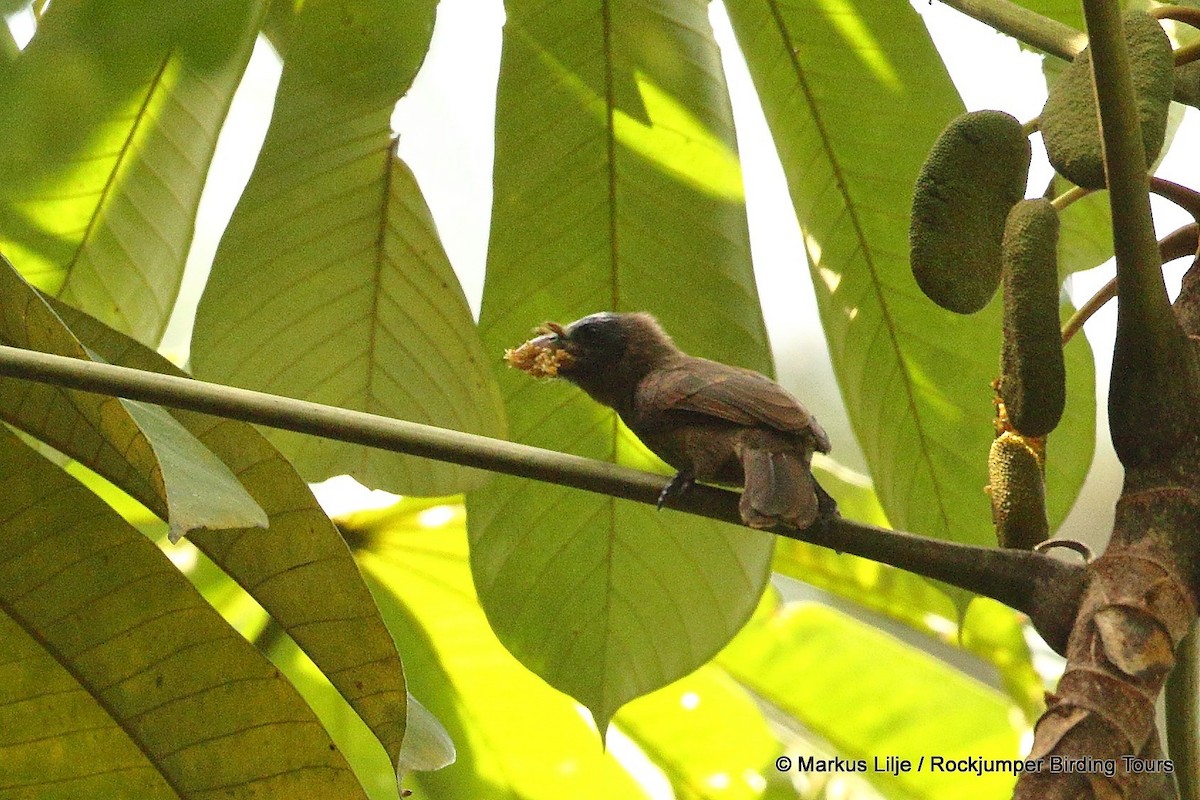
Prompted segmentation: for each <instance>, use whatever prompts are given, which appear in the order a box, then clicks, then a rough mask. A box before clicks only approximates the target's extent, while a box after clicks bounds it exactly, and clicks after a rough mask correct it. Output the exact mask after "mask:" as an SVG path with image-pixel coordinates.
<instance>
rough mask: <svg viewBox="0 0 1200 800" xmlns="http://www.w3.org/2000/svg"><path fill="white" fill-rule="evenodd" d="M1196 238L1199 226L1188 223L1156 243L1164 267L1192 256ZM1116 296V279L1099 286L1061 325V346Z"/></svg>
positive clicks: (1198, 235) (1199, 242)
mask: <svg viewBox="0 0 1200 800" xmlns="http://www.w3.org/2000/svg"><path fill="white" fill-rule="evenodd" d="M1198 238H1200V225H1197V224H1196V223H1195V222H1189V223H1188V224H1187V225H1184V226H1183V227H1182V228H1178V229H1176V230H1174V231H1172V232H1171V233H1168V234H1167V235H1166V236H1164V237H1163V239H1162V241H1160V242H1159V243H1158V253H1159V257H1160V258H1161V259H1162V263H1163V264H1164V265H1165V264H1167V263H1168V262H1171V261H1174V260H1175V259H1177V258H1184V257H1186V256H1194V255H1195V254H1196V249H1197V247H1198V246H1200V241H1198ZM1116 296H1117V279H1116V278H1113V279H1111V280H1110V281H1109V282H1108V283H1106V284H1104V285H1103V286H1101V287H1100V289H1099V291H1097V292H1096V293H1095V294H1094V295H1092V296H1091V297H1090V298H1089V299H1088V301H1087V302H1086V303H1084V304H1083V305H1081V306H1080V307H1079V309H1078V310H1077V311H1076V312H1075V313H1074V314H1072V315H1071V318H1070V319H1069V320H1067V321H1066V323H1065V324H1064V325H1063V328H1062V341H1063V345H1064V346H1065V345H1066V344H1067V343H1068V342H1070V341H1071V338H1072V337H1073V336H1074V335H1075V334H1076V333H1078V332H1079V331H1080V329H1082V328H1083V325H1084V323H1086V322H1087V321H1088V320H1089V319H1091V318H1092V315H1093V314H1095V313H1096V312H1097V311H1099V310H1100V309H1101V308H1103V307H1104V305H1105V303H1107V302H1108V301H1109V300H1112V299H1113V298H1114V297H1116Z"/></svg>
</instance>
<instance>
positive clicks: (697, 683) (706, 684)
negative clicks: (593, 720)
mask: <svg viewBox="0 0 1200 800" xmlns="http://www.w3.org/2000/svg"><path fill="white" fill-rule="evenodd" d="M614 722H615V723H616V725H617V728H618V729H620V731H621V732H622V733H623V734H625V735H626V736H628V737H629V738H630V739H632V740H633V742H634V743H635V744H637V745H638V747H639V748H640V749H641V751H642V752H643V753H645V754H646V756H647V757H648V758H650V759H651V761H652V762H653V764H654V765H655V766H656V767H658V768H659V769H661V770H662V771H663V773H664V774H665V775H666V777H667V779H668V780H669V781H670V782H671V785H672V787H673V788H674V790H675V797H677V798H680V800H759V798H761V797H762V790H763V785H764V783H765V781H764V779H763V773H764V772H766V771H767V770H768V769H770V770H774V760H775V758H776V756H778V755H779V742H778V740H776V738H775V736H774V735H773V734H772V733H771V729H770V727H769V726H768V723H767V719H766V717H764V716H763V712H762V710H761V709H759V707H758V704H757V703H756V702H755V700H754V698H752V697H751V696H750V694H749V693H747V692H746V691H745V690H744V689H743V688H742V687H741V686H739V685H738V684H737V683H736V682H735V681H733V680H732V679H731V678H730V677H729V676H728V675H726V674H725V673H724V672H723V671H722V670H720V669H718V668H716V667H712V666H704V667H701V668H700V669H699V670H697V671H696V672H694V673H692V674H691V675H688V676H687V677H685V678H682V679H680V680H678V681H675V682H674V683H672V684H670V685H669V686H664V687H663V688H662V689H659V690H658V691H656V692H652V693H651V694H648V695H646V696H645V697H640V698H638V699H637V700H635V701H633V702H632V703H630V704H629V705H627V706H625V707H624V708H623V709H621V713H619V714H618V715H617V717H616V719H615V720H614Z"/></svg>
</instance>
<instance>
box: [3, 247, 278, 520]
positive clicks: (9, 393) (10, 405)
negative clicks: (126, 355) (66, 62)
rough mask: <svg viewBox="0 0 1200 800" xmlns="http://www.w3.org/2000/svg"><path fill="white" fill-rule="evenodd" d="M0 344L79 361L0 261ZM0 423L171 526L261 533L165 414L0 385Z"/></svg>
mask: <svg viewBox="0 0 1200 800" xmlns="http://www.w3.org/2000/svg"><path fill="white" fill-rule="evenodd" d="M0 342H3V343H4V344H8V345H13V346H16V347H26V348H31V349H34V350H41V351H43V352H49V353H55V354H57V355H65V356H71V357H73V358H81V359H88V358H90V353H89V352H88V351H87V350H86V349H85V348H84V347H83V345H82V344H80V342H79V340H78V339H76V338H75V336H74V335H73V334H72V333H71V331H70V330H68V329H67V327H66V326H65V325H64V324H63V322H62V320H61V319H60V318H59V317H58V315H56V314H55V313H54V311H52V310H51V309H50V307H49V306H48V305H47V304H46V301H45V300H44V299H43V297H42V296H41V295H39V294H38V293H37V291H36V290H34V289H33V288H32V287H31V286H30V285H29V284H28V283H26V282H25V281H24V280H23V279H22V278H21V276H20V275H18V274H17V272H16V271H15V270H14V269H13V268H12V265H10V264H9V263H8V261H7V260H6V259H5V258H4V257H3V256H0ZM0 418H3V419H4V420H6V421H8V422H9V423H11V424H12V425H14V426H16V427H18V428H20V429H21V430H23V431H25V432H26V433H29V434H30V435H32V436H34V437H36V438H38V439H40V440H42V441H43V442H46V443H47V444H50V445H52V446H53V447H55V448H57V449H58V450H60V451H61V452H63V453H65V454H66V455H68V456H70V457H72V458H74V459H76V460H77V461H79V462H81V463H83V464H84V465H85V466H87V467H88V468H90V469H92V470H94V471H96V472H98V473H100V474H101V475H103V476H105V477H106V478H108V479H109V480H111V481H112V482H113V483H115V484H116V485H117V486H119V487H120V488H121V489H122V490H124V491H126V492H128V493H129V494H130V495H132V496H133V497H135V498H137V499H138V500H139V501H140V502H142V503H143V504H144V505H146V506H147V507H148V508H150V509H151V510H153V511H154V512H155V513H156V514H158V515H159V517H161V518H162V519H164V520H168V521H169V523H170V526H171V537H172V539H178V538H179V537H181V536H183V535H185V534H186V533H188V532H190V531H196V530H200V529H204V528H209V529H215V528H220V527H230V526H239V527H240V526H259V527H262V526H265V525H266V524H267V519H266V515H265V514H264V513H263V510H262V509H261V508H260V507H259V506H258V504H257V503H255V502H254V499H253V498H252V497H250V495H249V494H247V493H246V490H245V489H244V488H243V487H242V485H241V483H239V482H238V480H237V478H235V477H234V476H233V475H232V474H231V473H230V471H229V468H228V467H226V466H225V464H223V463H222V462H221V461H220V460H219V459H217V458H216V457H215V456H213V454H212V453H210V452H209V451H208V450H207V449H206V448H205V447H204V445H202V444H201V443H200V442H199V441H197V440H196V438H195V437H194V436H192V434H190V433H188V432H187V431H186V430H184V429H183V428H182V427H181V426H180V425H179V423H177V422H175V421H174V420H173V419H172V418H171V417H170V416H168V415H167V414H166V413H165V412H163V411H161V410H159V409H156V408H154V407H152V406H147V405H144V404H141V403H137V402H134V401H131V400H120V399H117V398H112V397H105V396H102V395H96V394H90V393H87V392H79V391H75V390H71V389H61V388H59V387H57V386H51V385H49V384H41V383H35V382H32V381H21V380H17V379H13V378H5V379H2V380H0Z"/></svg>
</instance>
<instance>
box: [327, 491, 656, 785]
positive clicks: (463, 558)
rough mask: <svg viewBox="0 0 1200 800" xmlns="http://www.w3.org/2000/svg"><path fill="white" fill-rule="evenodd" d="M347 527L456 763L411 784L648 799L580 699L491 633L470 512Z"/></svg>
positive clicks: (390, 516) (418, 510)
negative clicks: (476, 576)
mask: <svg viewBox="0 0 1200 800" xmlns="http://www.w3.org/2000/svg"><path fill="white" fill-rule="evenodd" d="M371 516H372V515H371V514H369V513H368V514H364V518H359V519H358V520H356V519H354V518H350V519H347V520H346V521H345V523H346V530H347V533H348V535H349V536H350V537H351V539H352V540H354V541H357V542H358V545H359V547H361V548H363V549H362V550H360V551H359V552H358V557H359V559H360V563H361V564H362V565H363V568H364V571H365V572H366V574H367V577H368V580H369V581H371V583H372V586H373V588H374V589H375V591H376V596H377V598H378V600H379V605H380V608H381V609H382V611H383V615H384V619H386V620H387V623H388V627H389V628H390V629H391V631H392V633H393V635H394V636H395V637H396V640H397V641H398V642H399V644H400V648H401V650H402V651H403V652H404V658H405V668H406V671H407V674H408V677H409V683H410V686H411V688H412V692H413V694H415V695H416V696H418V697H420V698H421V699H422V701H423V702H424V703H425V704H426V705H427V706H428V707H429V710H430V711H432V712H433V713H434V714H435V715H436V716H437V717H438V719H439V720H441V721H442V723H443V724H445V726H446V728H447V729H448V730H449V732H450V735H451V737H452V738H453V739H454V742H455V745H456V747H457V749H458V760H457V761H456V762H455V763H454V764H452V765H451V766H448V767H446V768H445V769H441V770H438V771H437V772H430V773H418V774H415V775H413V776H412V783H413V788H414V790H415V794H416V795H417V796H420V797H423V798H429V800H460V799H461V798H472V800H560V798H564V797H569V798H573V800H609V799H610V798H614V797H620V798H629V800H639V799H640V798H645V797H647V794H646V792H645V790H644V789H643V788H642V787H640V786H639V785H638V783H637V782H636V781H635V780H634V779H633V777H632V776H630V775H629V774H628V773H627V772H626V771H625V770H624V769H622V767H621V765H620V764H619V763H618V762H617V760H616V759H615V758H614V757H613V755H612V754H611V753H609V752H605V751H604V750H602V749H601V747H600V745H599V743H598V742H597V741H596V737H595V733H594V731H593V729H592V727H591V725H589V724H588V722H587V720H586V719H585V718H584V717H582V716H581V715H580V714H579V712H578V710H577V706H576V705H575V703H573V702H572V701H571V700H570V698H567V697H564V696H563V695H561V694H559V693H557V692H555V691H553V690H552V689H550V688H549V687H547V686H546V685H545V684H544V683H542V682H541V681H539V680H538V679H537V678H536V677H534V676H533V675H531V674H530V673H529V671H528V670H526V669H525V668H524V667H522V666H521V665H520V664H518V663H517V662H516V661H515V660H514V659H513V658H512V656H510V655H509V654H508V653H506V652H505V650H504V648H503V647H501V646H500V643H499V642H498V641H497V640H496V637H495V635H494V634H493V633H492V632H491V630H489V628H488V622H487V619H486V618H485V617H484V615H483V612H482V611H481V610H480V608H479V604H478V601H477V599H476V596H475V589H474V587H473V585H472V579H471V573H470V570H469V567H468V564H467V541H466V532H465V531H464V530H463V513H462V507H461V506H457V505H430V504H429V503H425V502H420V503H414V502H412V501H405V502H404V503H403V504H402V505H401V506H400V507H398V508H397V509H396V510H394V511H389V512H387V513H386V514H384V515H382V518H381V519H377V520H375V521H373V522H372V521H371V519H370V517H371Z"/></svg>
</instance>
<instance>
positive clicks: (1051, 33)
mask: <svg viewBox="0 0 1200 800" xmlns="http://www.w3.org/2000/svg"><path fill="white" fill-rule="evenodd" d="M942 2H943V3H944V4H945V5H948V6H950V7H951V8H953V9H955V10H957V11H961V12H962V13H964V14H966V15H967V16H968V17H971V18H972V19H977V20H979V21H980V22H982V23H984V24H985V25H989V26H991V27H992V28H995V29H996V30H998V31H1000V32H1001V33H1007V34H1008V35H1009V36H1011V37H1013V38H1014V39H1016V40H1017V41H1019V42H1024V43H1025V44H1027V45H1029V46H1031V47H1036V48H1037V49H1039V50H1042V51H1044V52H1046V53H1049V54H1050V55H1052V56H1057V57H1058V58H1061V59H1063V60H1064V61H1072V60H1074V58H1075V56H1077V55H1079V51H1080V50H1082V49H1083V48H1084V47H1085V46H1086V45H1087V37H1086V36H1085V35H1084V34H1082V33H1080V32H1079V31H1077V30H1075V29H1074V28H1072V27H1071V26H1070V25H1064V24H1063V23H1061V22H1059V21H1058V20H1054V19H1050V18H1049V17H1045V16H1042V15H1041V14H1039V13H1037V12H1036V11H1031V10H1030V9H1028V8H1025V7H1024V6H1019V5H1017V4H1016V3H1013V2H1010V0H942Z"/></svg>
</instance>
